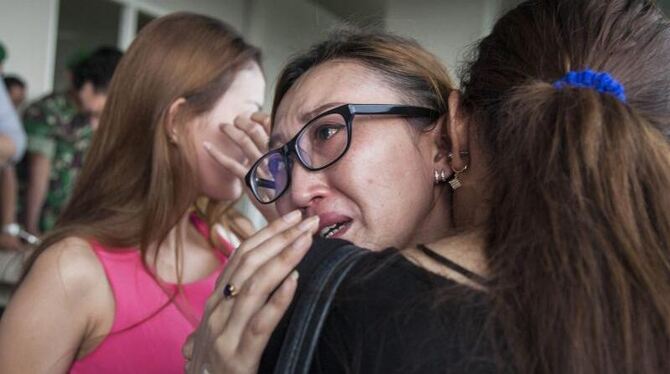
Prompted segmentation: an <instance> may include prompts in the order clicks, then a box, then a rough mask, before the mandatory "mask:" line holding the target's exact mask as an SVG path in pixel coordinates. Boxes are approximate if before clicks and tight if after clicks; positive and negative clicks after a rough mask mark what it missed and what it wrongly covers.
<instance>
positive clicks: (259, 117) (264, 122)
mask: <svg viewBox="0 0 670 374" xmlns="http://www.w3.org/2000/svg"><path fill="white" fill-rule="evenodd" d="M251 120H252V121H255V122H258V123H260V124H261V126H263V128H264V129H265V133H267V134H269V133H270V130H271V129H270V124H271V118H270V115H268V114H267V113H264V112H255V113H252V114H251Z"/></svg>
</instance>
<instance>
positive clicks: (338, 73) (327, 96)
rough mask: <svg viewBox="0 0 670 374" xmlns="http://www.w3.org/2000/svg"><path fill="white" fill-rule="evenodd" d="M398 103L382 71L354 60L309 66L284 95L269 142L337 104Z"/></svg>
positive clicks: (279, 140)
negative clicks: (374, 69)
mask: <svg viewBox="0 0 670 374" xmlns="http://www.w3.org/2000/svg"><path fill="white" fill-rule="evenodd" d="M399 103H402V102H401V100H400V97H399V95H398V94H397V93H396V92H395V90H393V88H392V87H391V85H390V84H388V83H387V82H386V81H385V80H384V79H383V78H382V76H381V74H379V73H375V72H374V71H373V70H372V69H371V68H368V67H366V66H364V65H362V64H360V63H357V62H353V61H346V60H340V61H329V62H326V63H323V64H321V65H318V66H316V67H314V68H312V69H310V70H309V71H308V72H307V73H305V74H304V75H303V76H302V77H300V78H299V79H298V80H297V81H296V82H295V83H294V84H293V86H292V87H291V89H290V90H288V92H287V93H286V95H284V98H283V99H282V101H281V103H280V104H279V107H278V108H277V113H276V116H275V120H274V123H273V126H272V143H279V144H282V143H285V142H287V141H288V140H289V139H290V138H291V137H292V136H293V135H294V134H295V133H296V132H298V131H299V130H300V128H302V126H304V125H305V123H306V122H308V121H309V120H310V119H311V118H312V117H314V116H315V115H317V114H319V113H320V112H323V111H326V110H328V109H330V108H333V107H336V106H338V105H342V104H399ZM273 145H274V144H273Z"/></svg>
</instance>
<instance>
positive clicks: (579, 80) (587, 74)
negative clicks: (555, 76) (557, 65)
mask: <svg viewBox="0 0 670 374" xmlns="http://www.w3.org/2000/svg"><path fill="white" fill-rule="evenodd" d="M565 86H570V87H582V88H591V89H594V90H596V91H598V92H601V93H607V94H610V95H612V96H614V97H616V98H617V99H619V101H621V102H622V103H625V102H626V93H625V90H624V88H623V85H622V84H621V83H619V81H617V80H616V79H614V78H612V76H611V75H610V74H609V73H598V72H595V71H593V70H590V69H587V70H584V71H571V72H569V73H568V74H566V75H564V76H563V78H561V79H559V80H557V81H556V82H554V88H556V89H561V88H563V87H565Z"/></svg>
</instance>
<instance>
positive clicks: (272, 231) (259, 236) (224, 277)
mask: <svg viewBox="0 0 670 374" xmlns="http://www.w3.org/2000/svg"><path fill="white" fill-rule="evenodd" d="M301 217H302V214H301V212H300V211H299V210H294V211H292V212H289V213H287V214H285V215H284V216H282V217H281V218H279V219H276V220H274V221H272V222H271V223H270V224H269V225H268V226H267V227H265V228H263V229H261V230H259V231H258V232H257V233H255V234H254V235H252V236H251V237H249V238H247V239H246V240H245V241H244V242H243V243H242V244H240V246H239V247H238V248H237V249H236V250H235V252H234V253H233V255H232V256H231V257H230V258H229V259H228V263H227V264H226V267H225V268H224V270H223V272H222V273H221V274H220V275H219V278H218V279H217V281H216V286H215V290H214V293H213V294H212V295H211V296H210V300H208V302H207V303H208V305H209V306H211V308H214V307H215V305H216V304H218V303H219V302H220V301H221V299H222V298H223V287H225V285H226V283H227V282H228V280H229V279H230V278H231V275H232V274H233V273H234V272H235V270H236V269H237V264H238V262H239V258H240V257H241V256H243V255H244V254H245V253H247V252H249V251H251V250H253V249H254V248H256V247H257V246H258V245H259V244H261V243H263V242H265V241H266V240H268V239H269V238H271V237H273V236H275V235H278V234H280V233H282V232H284V231H285V230H287V229H289V228H291V227H294V226H296V224H297V223H299V222H300V218H301Z"/></svg>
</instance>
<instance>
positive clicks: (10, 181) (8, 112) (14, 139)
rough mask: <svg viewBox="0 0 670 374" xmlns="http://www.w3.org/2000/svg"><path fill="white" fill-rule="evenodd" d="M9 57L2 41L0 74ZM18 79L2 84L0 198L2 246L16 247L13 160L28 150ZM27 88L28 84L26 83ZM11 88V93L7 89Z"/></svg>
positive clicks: (6, 79) (0, 236)
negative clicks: (21, 117) (21, 112)
mask: <svg viewBox="0 0 670 374" xmlns="http://www.w3.org/2000/svg"><path fill="white" fill-rule="evenodd" d="M6 58H7V50H6V49H5V47H4V46H3V45H2V43H0V75H2V73H3V64H4V61H5V59H6ZM17 81H18V82H19V85H18V86H20V83H21V82H20V81H19V80H18V79H12V78H5V79H3V82H5V83H7V82H8V83H9V84H8V85H7V87H6V86H5V84H0V164H1V167H2V170H1V174H2V175H1V176H0V181H1V183H0V200H1V208H2V214H0V221H1V222H0V224H1V230H0V249H5V248H16V247H17V246H18V240H17V239H16V238H15V236H14V234H15V233H17V229H18V225H16V224H15V222H14V221H15V220H14V219H13V218H12V217H13V216H14V215H15V213H14V212H15V209H16V190H17V188H16V175H15V171H14V163H15V162H17V161H18V160H19V159H20V158H21V157H22V156H23V152H24V150H25V144H26V135H25V132H24V130H23V127H22V126H21V122H20V120H19V117H18V114H17V112H16V104H18V103H19V102H20V101H21V100H22V98H21V96H22V94H23V98H25V90H23V92H22V90H21V89H20V87H17V84H15V83H16V82H17ZM23 86H24V88H25V84H24V85H23ZM8 91H9V92H8Z"/></svg>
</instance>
